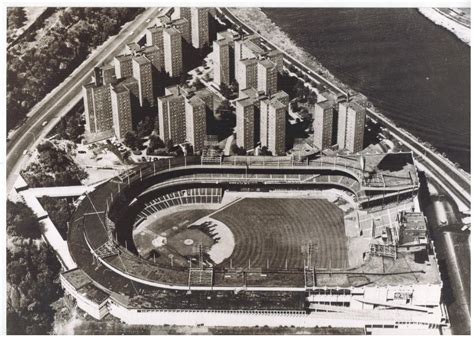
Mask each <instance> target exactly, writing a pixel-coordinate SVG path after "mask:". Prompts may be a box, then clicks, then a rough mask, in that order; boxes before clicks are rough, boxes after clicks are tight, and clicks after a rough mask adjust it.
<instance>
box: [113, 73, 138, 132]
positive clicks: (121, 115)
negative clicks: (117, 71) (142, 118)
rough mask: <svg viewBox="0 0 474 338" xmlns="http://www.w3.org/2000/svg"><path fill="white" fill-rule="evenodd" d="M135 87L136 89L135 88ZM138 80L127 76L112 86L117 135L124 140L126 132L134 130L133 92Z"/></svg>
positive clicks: (114, 123)
mask: <svg viewBox="0 0 474 338" xmlns="http://www.w3.org/2000/svg"><path fill="white" fill-rule="evenodd" d="M134 87H135V89H134ZM137 88H138V82H137V80H135V79H134V78H131V77H129V78H125V79H123V80H122V81H119V82H118V83H116V84H114V85H112V86H111V99H112V100H111V104H112V120H113V128H114V132H115V137H116V138H117V139H118V140H119V141H122V140H123V139H124V137H125V134H126V133H127V132H129V131H132V130H133V125H132V102H133V98H134V95H133V92H134V91H135V90H137Z"/></svg>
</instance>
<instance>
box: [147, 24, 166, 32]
mask: <svg viewBox="0 0 474 338" xmlns="http://www.w3.org/2000/svg"><path fill="white" fill-rule="evenodd" d="M147 30H149V31H150V32H151V33H155V32H161V31H163V27H162V26H157V25H154V26H150V27H148V28H147Z"/></svg>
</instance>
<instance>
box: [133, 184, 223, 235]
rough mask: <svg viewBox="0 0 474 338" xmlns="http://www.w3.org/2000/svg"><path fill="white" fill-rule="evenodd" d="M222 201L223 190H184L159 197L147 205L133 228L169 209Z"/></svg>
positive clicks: (139, 214)
mask: <svg viewBox="0 0 474 338" xmlns="http://www.w3.org/2000/svg"><path fill="white" fill-rule="evenodd" d="M221 200H222V189H221V188H192V189H184V190H178V191H175V192H172V193H170V194H166V195H162V196H158V197H157V198H155V199H153V200H151V201H150V202H147V203H145V207H144V208H143V209H142V210H141V211H140V212H139V213H138V215H137V220H136V221H135V223H134V226H133V227H134V228H136V227H137V226H138V225H139V224H140V223H141V222H143V221H144V220H145V219H146V218H147V217H148V216H150V215H153V214H154V213H156V212H158V211H161V210H165V209H167V208H171V207H175V206H180V205H189V204H207V203H212V204H218V203H220V202H221Z"/></svg>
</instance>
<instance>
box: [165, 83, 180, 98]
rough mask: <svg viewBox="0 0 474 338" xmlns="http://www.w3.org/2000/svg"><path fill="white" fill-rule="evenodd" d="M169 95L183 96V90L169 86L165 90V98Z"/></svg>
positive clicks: (175, 86)
mask: <svg viewBox="0 0 474 338" xmlns="http://www.w3.org/2000/svg"><path fill="white" fill-rule="evenodd" d="M168 95H173V96H179V95H181V88H180V86H178V85H174V86H169V87H166V88H165V96H168Z"/></svg>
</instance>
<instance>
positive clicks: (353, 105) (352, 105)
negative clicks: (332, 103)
mask: <svg viewBox="0 0 474 338" xmlns="http://www.w3.org/2000/svg"><path fill="white" fill-rule="evenodd" d="M340 104H341V105H343V106H344V107H348V108H350V109H352V110H353V111H355V112H356V113H358V112H363V111H365V108H364V107H363V106H361V105H360V104H359V103H357V102H355V101H350V102H341V103H340Z"/></svg>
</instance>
